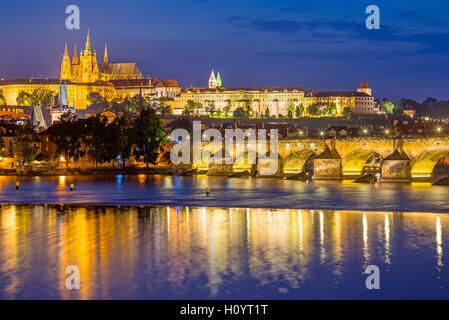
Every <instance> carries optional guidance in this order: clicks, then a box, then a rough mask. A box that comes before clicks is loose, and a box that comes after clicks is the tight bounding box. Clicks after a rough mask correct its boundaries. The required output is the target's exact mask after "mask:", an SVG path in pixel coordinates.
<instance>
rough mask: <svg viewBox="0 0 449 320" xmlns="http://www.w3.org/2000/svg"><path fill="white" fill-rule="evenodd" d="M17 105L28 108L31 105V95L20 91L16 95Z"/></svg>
mask: <svg viewBox="0 0 449 320" xmlns="http://www.w3.org/2000/svg"><path fill="white" fill-rule="evenodd" d="M16 101H17V105H19V106H26V107H30V106H31V105H32V104H33V100H32V98H31V94H29V93H28V92H26V91H23V90H20V91H19V93H18V94H17V98H16Z"/></svg>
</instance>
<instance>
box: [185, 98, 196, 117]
mask: <svg viewBox="0 0 449 320" xmlns="http://www.w3.org/2000/svg"><path fill="white" fill-rule="evenodd" d="M196 106H197V103H195V101H193V100H187V102H186V104H185V106H184V110H183V111H182V114H183V115H186V116H190V115H191V114H193V110H195V107H196Z"/></svg>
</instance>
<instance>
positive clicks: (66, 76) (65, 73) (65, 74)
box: [61, 42, 72, 80]
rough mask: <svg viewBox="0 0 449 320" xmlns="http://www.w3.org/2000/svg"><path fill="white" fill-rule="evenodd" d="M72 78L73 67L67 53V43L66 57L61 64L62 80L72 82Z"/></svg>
mask: <svg viewBox="0 0 449 320" xmlns="http://www.w3.org/2000/svg"><path fill="white" fill-rule="evenodd" d="M71 78H72V66H71V64H70V57H69V53H68V51H67V42H66V43H65V49H64V56H63V57H62V63H61V80H70V79H71Z"/></svg>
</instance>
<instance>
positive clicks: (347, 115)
mask: <svg viewBox="0 0 449 320" xmlns="http://www.w3.org/2000/svg"><path fill="white" fill-rule="evenodd" d="M343 117H344V118H346V119H348V120H351V119H352V117H353V113H352V110H351V108H349V107H346V108H344V109H343Z"/></svg>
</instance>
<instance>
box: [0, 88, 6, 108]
mask: <svg viewBox="0 0 449 320" xmlns="http://www.w3.org/2000/svg"><path fill="white" fill-rule="evenodd" d="M4 105H6V99H5V96H4V95H3V90H2V89H0V106H4Z"/></svg>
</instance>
